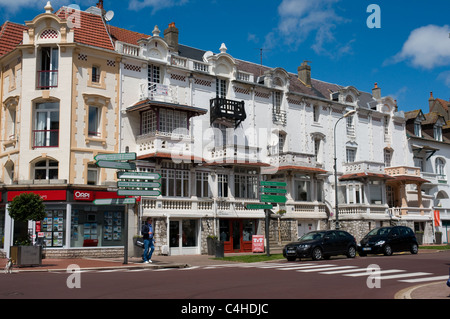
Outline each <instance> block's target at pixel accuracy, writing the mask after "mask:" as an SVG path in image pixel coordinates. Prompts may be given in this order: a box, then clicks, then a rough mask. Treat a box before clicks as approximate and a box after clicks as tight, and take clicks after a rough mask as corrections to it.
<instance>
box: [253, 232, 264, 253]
mask: <svg viewBox="0 0 450 319" xmlns="http://www.w3.org/2000/svg"><path fill="white" fill-rule="evenodd" d="M252 252H254V253H263V252H264V236H263V235H253V236H252Z"/></svg>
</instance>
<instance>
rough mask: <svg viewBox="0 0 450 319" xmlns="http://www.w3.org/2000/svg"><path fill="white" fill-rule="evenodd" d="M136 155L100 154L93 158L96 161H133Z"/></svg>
mask: <svg viewBox="0 0 450 319" xmlns="http://www.w3.org/2000/svg"><path fill="white" fill-rule="evenodd" d="M136 158H137V155H136V153H120V154H100V155H97V156H96V157H95V160H96V161H135V160H136Z"/></svg>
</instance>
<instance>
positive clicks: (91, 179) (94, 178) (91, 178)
mask: <svg viewBox="0 0 450 319" xmlns="http://www.w3.org/2000/svg"><path fill="white" fill-rule="evenodd" d="M87 184H88V185H97V184H98V167H97V165H95V164H89V165H88V170H87Z"/></svg>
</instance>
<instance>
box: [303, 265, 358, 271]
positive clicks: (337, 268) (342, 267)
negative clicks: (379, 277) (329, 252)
mask: <svg viewBox="0 0 450 319" xmlns="http://www.w3.org/2000/svg"><path fill="white" fill-rule="evenodd" d="M349 268H356V266H340V267H327V268H318V269H305V270H297V271H299V272H321V271H324V270H327V271H328V270H342V269H349Z"/></svg>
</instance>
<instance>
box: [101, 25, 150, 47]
mask: <svg viewBox="0 0 450 319" xmlns="http://www.w3.org/2000/svg"><path fill="white" fill-rule="evenodd" d="M108 29H109V33H110V35H111V38H112V39H113V41H120V42H125V43H128V44H133V45H139V44H138V41H139V40H141V39H146V38H149V37H150V36H149V35H147V34H144V33H139V32H134V31H130V30H126V29H122V28H118V27H114V26H108Z"/></svg>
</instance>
